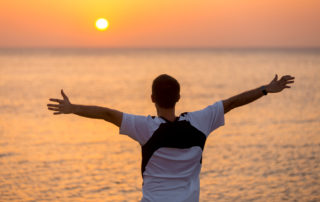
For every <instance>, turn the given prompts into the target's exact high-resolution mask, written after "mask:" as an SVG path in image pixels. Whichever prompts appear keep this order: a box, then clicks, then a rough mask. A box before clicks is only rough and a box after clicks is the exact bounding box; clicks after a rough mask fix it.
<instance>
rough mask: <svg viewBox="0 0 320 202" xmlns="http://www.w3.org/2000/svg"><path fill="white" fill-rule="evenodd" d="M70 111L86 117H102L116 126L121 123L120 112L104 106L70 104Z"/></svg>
mask: <svg viewBox="0 0 320 202" xmlns="http://www.w3.org/2000/svg"><path fill="white" fill-rule="evenodd" d="M71 113H73V114H76V115H79V116H83V117H87V118H93V119H103V120H106V121H108V122H111V123H113V124H115V125H117V126H120V125H121V118H122V112H119V111H117V110H114V109H109V108H106V107H99V106H88V105H77V104H71ZM119 116H121V117H119Z"/></svg>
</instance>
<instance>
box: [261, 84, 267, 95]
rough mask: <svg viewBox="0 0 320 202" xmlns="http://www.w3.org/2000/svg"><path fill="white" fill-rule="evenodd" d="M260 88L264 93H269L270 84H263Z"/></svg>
mask: <svg viewBox="0 0 320 202" xmlns="http://www.w3.org/2000/svg"><path fill="white" fill-rule="evenodd" d="M260 90H261V92H262V93H263V95H267V94H268V93H269V91H268V86H261V87H260Z"/></svg>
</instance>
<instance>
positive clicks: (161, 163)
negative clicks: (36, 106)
mask: <svg viewBox="0 0 320 202" xmlns="http://www.w3.org/2000/svg"><path fill="white" fill-rule="evenodd" d="M293 82H294V77H292V76H289V75H287V76H283V77H282V78H281V79H280V80H278V76H277V75H276V76H275V78H274V79H273V80H272V81H271V82H270V83H269V84H268V85H265V86H262V87H258V88H256V89H253V90H250V91H246V92H244V93H241V94H239V95H236V96H233V97H231V98H229V99H226V100H222V101H219V102H216V103H214V104H213V105H209V106H208V107H206V108H204V109H202V110H199V111H194V112H189V113H183V114H181V115H180V116H176V115H175V105H176V103H177V102H178V101H179V99H180V85H179V83H178V81H177V80H176V79H174V78H173V77H171V76H169V75H166V74H163V75H160V76H158V77H157V78H156V79H155V80H154V81H153V84H152V95H151V99H152V102H153V103H155V107H156V110H157V115H158V116H157V117H152V116H137V115H132V114H127V113H123V112H120V111H117V110H114V109H109V108H104V107H99V106H85V105H77V104H71V103H70V101H69V99H68V97H67V96H66V95H65V94H64V92H63V90H61V94H62V96H63V100H61V99H52V98H51V99H50V101H53V102H57V103H58V104H48V109H49V110H53V111H55V112H54V114H55V115H56V114H69V113H73V114H77V115H80V116H84V117H88V118H96V119H104V120H106V121H108V122H110V123H113V124H115V125H116V126H118V127H119V128H120V133H121V134H125V135H128V136H129V137H131V138H132V139H134V140H136V141H138V142H139V143H140V145H141V148H142V165H141V174H142V177H143V197H142V201H159V202H163V201H165V202H171V201H172V202H179V201H190V202H194V201H199V191H200V182H199V174H200V169H201V162H202V151H203V148H204V145H205V141H206V139H207V137H208V135H209V134H210V133H211V132H212V131H213V130H215V129H217V128H218V127H220V126H222V125H224V114H226V113H227V112H229V111H230V110H232V109H234V108H236V107H239V106H242V105H245V104H248V103H250V102H253V101H255V100H257V99H259V98H261V97H262V96H264V95H267V94H268V93H278V92H281V91H282V90H283V89H285V88H290V86H289V85H288V84H291V83H293Z"/></svg>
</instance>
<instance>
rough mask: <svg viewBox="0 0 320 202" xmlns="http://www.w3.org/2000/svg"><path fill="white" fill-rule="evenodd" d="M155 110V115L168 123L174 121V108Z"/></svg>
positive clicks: (158, 108)
mask: <svg viewBox="0 0 320 202" xmlns="http://www.w3.org/2000/svg"><path fill="white" fill-rule="evenodd" d="M156 108H157V114H158V116H160V117H163V118H165V119H167V120H168V121H172V122H173V121H174V120H176V115H175V108H174V107H173V108H168V109H167V108H161V107H156Z"/></svg>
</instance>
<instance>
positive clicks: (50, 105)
mask: <svg viewBox="0 0 320 202" xmlns="http://www.w3.org/2000/svg"><path fill="white" fill-rule="evenodd" d="M47 106H48V107H60V105H56V104H47Z"/></svg>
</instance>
